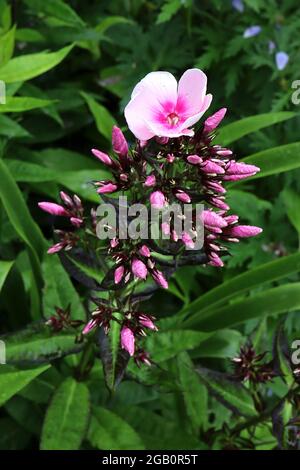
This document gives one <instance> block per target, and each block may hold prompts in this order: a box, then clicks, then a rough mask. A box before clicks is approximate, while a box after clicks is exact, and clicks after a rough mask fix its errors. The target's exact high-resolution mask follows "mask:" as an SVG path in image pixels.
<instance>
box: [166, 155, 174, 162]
mask: <svg viewBox="0 0 300 470" xmlns="http://www.w3.org/2000/svg"><path fill="white" fill-rule="evenodd" d="M174 160H175V157H174V155H173V154H172V153H169V154H168V155H167V162H168V163H173V162H174Z"/></svg>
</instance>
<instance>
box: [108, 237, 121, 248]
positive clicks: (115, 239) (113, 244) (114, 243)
mask: <svg viewBox="0 0 300 470" xmlns="http://www.w3.org/2000/svg"><path fill="white" fill-rule="evenodd" d="M118 245H119V240H118V239H117V238H112V239H111V240H110V246H111V247H112V248H116V246H118Z"/></svg>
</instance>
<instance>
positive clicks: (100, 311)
mask: <svg viewBox="0 0 300 470" xmlns="http://www.w3.org/2000/svg"><path fill="white" fill-rule="evenodd" d="M93 302H94V303H96V305H97V308H96V309H95V310H94V311H93V312H92V314H91V319H90V320H89V321H88V323H87V324H86V325H85V327H84V329H83V331H82V333H83V334H84V335H86V334H88V333H90V331H92V330H93V329H94V328H97V327H102V328H103V330H104V332H105V334H108V332H109V329H110V322H111V321H112V320H116V318H114V316H113V313H114V312H116V310H115V309H112V308H111V307H110V306H109V305H107V304H106V303H105V302H102V301H101V300H100V299H93Z"/></svg>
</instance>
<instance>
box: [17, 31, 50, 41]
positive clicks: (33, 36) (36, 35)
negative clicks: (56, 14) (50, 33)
mask: <svg viewBox="0 0 300 470" xmlns="http://www.w3.org/2000/svg"><path fill="white" fill-rule="evenodd" d="M16 40H17V41H22V42H44V41H45V38H44V36H43V35H42V34H41V33H40V31H37V30H35V29H31V28H18V29H17V31H16Z"/></svg>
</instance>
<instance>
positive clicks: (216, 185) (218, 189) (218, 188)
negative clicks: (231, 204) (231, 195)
mask: <svg viewBox="0 0 300 470" xmlns="http://www.w3.org/2000/svg"><path fill="white" fill-rule="evenodd" d="M205 186H206V187H207V188H208V189H212V190H213V191H216V192H217V193H220V194H225V193H226V189H224V188H223V186H222V185H221V184H220V183H216V182H215V181H207V182H206V183H205Z"/></svg>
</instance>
